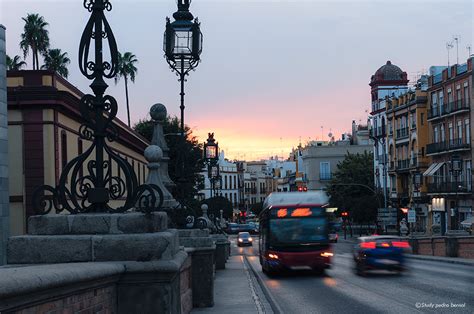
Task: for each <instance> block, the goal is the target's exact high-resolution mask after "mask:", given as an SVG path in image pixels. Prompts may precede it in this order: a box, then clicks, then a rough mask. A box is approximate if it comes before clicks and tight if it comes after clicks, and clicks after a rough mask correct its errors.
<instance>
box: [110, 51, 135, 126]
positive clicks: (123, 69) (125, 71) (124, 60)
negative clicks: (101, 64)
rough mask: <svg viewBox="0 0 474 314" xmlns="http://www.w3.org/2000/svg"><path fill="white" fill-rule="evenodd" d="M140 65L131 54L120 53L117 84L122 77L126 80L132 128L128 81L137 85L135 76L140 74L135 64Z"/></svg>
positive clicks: (128, 112)
mask: <svg viewBox="0 0 474 314" xmlns="http://www.w3.org/2000/svg"><path fill="white" fill-rule="evenodd" d="M136 63H138V60H137V57H136V56H135V55H134V54H133V53H131V52H125V53H124V54H123V55H122V54H121V53H120V52H119V53H118V70H117V75H116V76H115V84H117V83H118V81H119V80H120V78H121V77H123V78H124V79H125V98H126V100H127V116H128V126H129V127H130V107H129V105H128V79H129V78H130V81H132V83H135V76H136V74H137V72H138V70H137V68H136V66H135V64H136Z"/></svg>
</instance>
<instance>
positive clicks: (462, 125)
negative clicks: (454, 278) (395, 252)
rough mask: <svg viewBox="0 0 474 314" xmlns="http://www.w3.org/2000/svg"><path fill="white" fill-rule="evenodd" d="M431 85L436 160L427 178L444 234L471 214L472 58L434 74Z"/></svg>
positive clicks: (431, 147) (429, 151) (436, 224)
mask: <svg viewBox="0 0 474 314" xmlns="http://www.w3.org/2000/svg"><path fill="white" fill-rule="evenodd" d="M428 84H429V87H428V106H429V111H428V127H429V133H430V136H429V143H428V145H427V146H426V155H427V156H429V157H431V158H432V161H433V163H432V165H431V167H430V168H429V169H428V170H429V171H426V172H425V173H424V177H425V178H426V181H427V184H428V195H429V196H430V198H431V203H432V208H433V221H432V223H433V229H434V232H439V231H440V232H442V233H444V232H445V231H448V232H449V231H450V230H459V229H461V228H462V226H461V223H462V222H463V221H466V220H468V219H470V217H472V204H473V193H472V156H473V139H472V132H473V126H472V119H473V111H472V109H471V106H472V103H473V101H474V98H473V80H472V57H471V58H470V59H468V60H467V62H466V63H464V64H455V65H453V66H451V67H449V68H445V69H444V70H443V71H442V72H440V73H438V74H435V75H431V76H430V77H429V81H428ZM457 160H459V161H460V163H458V162H457ZM459 166H460V167H459ZM439 204H441V206H439Z"/></svg>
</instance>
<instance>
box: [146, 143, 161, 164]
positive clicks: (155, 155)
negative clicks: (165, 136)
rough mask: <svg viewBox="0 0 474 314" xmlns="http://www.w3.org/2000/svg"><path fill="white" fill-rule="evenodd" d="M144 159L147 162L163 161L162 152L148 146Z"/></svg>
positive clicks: (157, 148) (152, 146) (158, 148)
mask: <svg viewBox="0 0 474 314" xmlns="http://www.w3.org/2000/svg"><path fill="white" fill-rule="evenodd" d="M144 155H145V159H146V160H147V161H148V162H149V163H152V162H160V161H161V159H163V150H162V149H161V148H160V147H159V146H156V145H150V146H148V147H147V148H146V149H145V153H144Z"/></svg>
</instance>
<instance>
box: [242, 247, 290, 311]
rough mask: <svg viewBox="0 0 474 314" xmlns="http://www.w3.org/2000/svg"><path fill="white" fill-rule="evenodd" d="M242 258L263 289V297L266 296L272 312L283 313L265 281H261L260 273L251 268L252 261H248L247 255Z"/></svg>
mask: <svg viewBox="0 0 474 314" xmlns="http://www.w3.org/2000/svg"><path fill="white" fill-rule="evenodd" d="M244 260H245V263H246V264H247V267H248V268H249V269H251V270H252V273H253V275H254V276H255V278H256V279H257V282H258V284H259V285H260V288H261V289H262V291H263V294H264V295H265V297H266V298H267V301H268V303H269V304H270V306H271V308H272V310H273V313H275V314H283V311H282V309H281V308H280V306H279V305H278V303H277V302H276V300H275V298H274V297H273V296H272V294H271V292H270V290H269V289H268V288H267V286H266V285H265V283H264V282H263V279H262V278H261V276H262V275H261V274H260V273H258V272H257V271H256V270H255V269H254V268H253V265H252V263H250V262H249V261H248V259H247V256H245V255H244Z"/></svg>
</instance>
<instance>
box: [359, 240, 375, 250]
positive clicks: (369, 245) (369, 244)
mask: <svg viewBox="0 0 474 314" xmlns="http://www.w3.org/2000/svg"><path fill="white" fill-rule="evenodd" d="M360 247H361V248H363V249H375V242H362V243H361V244H360Z"/></svg>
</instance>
